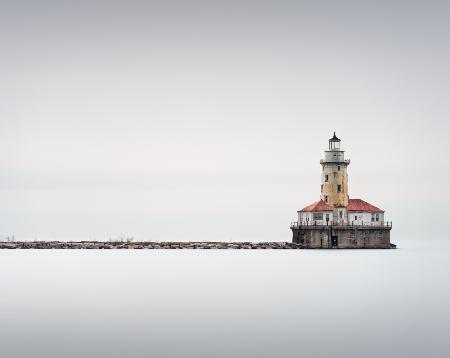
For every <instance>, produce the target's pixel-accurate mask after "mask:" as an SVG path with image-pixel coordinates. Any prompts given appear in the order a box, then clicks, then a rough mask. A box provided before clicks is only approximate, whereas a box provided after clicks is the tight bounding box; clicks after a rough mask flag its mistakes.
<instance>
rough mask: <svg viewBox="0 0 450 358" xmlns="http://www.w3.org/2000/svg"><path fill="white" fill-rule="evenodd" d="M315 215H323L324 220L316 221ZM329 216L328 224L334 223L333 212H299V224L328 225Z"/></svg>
mask: <svg viewBox="0 0 450 358" xmlns="http://www.w3.org/2000/svg"><path fill="white" fill-rule="evenodd" d="M314 214H319V215H320V214H322V219H321V220H320V219H316V220H315V219H314ZM327 215H328V224H331V223H332V222H333V212H331V211H316V212H302V211H299V212H298V222H299V224H301V225H314V222H315V224H316V225H326V224H327Z"/></svg>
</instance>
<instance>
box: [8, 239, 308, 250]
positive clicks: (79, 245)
mask: <svg viewBox="0 0 450 358" xmlns="http://www.w3.org/2000/svg"><path fill="white" fill-rule="evenodd" d="M302 248H303V246H302V245H299V244H294V243H290V242H192V241H189V242H180V241H163V242H152V241H142V242H122V241H117V242H116V241H113V242H105V241H80V242H73V241H16V242H0V249H47V250H48V249H69V250H74V249H97V250H102V249H132V250H133V249H134V250H135V249H148V250H158V249H159V250H161V249H164V250H177V249H178V250H180V249H181V250H208V249H215V250H229V249H233V250H280V249H302Z"/></svg>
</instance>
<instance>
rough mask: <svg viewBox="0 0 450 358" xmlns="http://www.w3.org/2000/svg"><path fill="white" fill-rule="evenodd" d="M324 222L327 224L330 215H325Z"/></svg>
mask: <svg viewBox="0 0 450 358" xmlns="http://www.w3.org/2000/svg"><path fill="white" fill-rule="evenodd" d="M325 220H326V221H327V222H328V221H330V214H325Z"/></svg>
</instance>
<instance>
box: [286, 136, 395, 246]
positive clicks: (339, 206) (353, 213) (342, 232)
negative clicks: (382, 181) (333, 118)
mask: <svg viewBox="0 0 450 358" xmlns="http://www.w3.org/2000/svg"><path fill="white" fill-rule="evenodd" d="M320 164H321V166H322V174H321V183H320V200H318V201H316V202H314V203H312V204H310V205H308V206H306V207H304V208H303V209H301V210H299V211H298V221H296V222H293V223H292V224H291V230H292V233H293V242H294V243H297V244H300V245H303V246H304V247H305V248H391V247H395V245H393V244H391V243H390V231H391V229H392V222H387V221H384V210H381V209H380V208H378V207H376V206H374V205H372V204H369V203H368V202H367V201H364V200H362V199H350V197H349V190H348V189H349V188H348V172H347V169H348V166H349V165H350V159H346V158H345V151H344V149H343V147H342V141H341V140H340V139H339V138H338V137H337V136H336V132H334V133H333V137H331V138H330V139H329V140H328V148H327V149H326V150H325V156H324V158H323V159H321V160H320Z"/></svg>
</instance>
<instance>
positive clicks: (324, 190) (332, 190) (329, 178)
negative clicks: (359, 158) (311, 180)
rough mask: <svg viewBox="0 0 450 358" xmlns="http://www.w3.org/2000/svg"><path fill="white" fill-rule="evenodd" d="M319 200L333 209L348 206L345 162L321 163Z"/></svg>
mask: <svg viewBox="0 0 450 358" xmlns="http://www.w3.org/2000/svg"><path fill="white" fill-rule="evenodd" d="M322 168H323V170H322V180H321V187H320V189H321V193H320V198H321V199H322V200H323V201H324V202H326V203H327V204H329V205H332V206H334V207H347V205H348V176H347V163H346V162H322Z"/></svg>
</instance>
